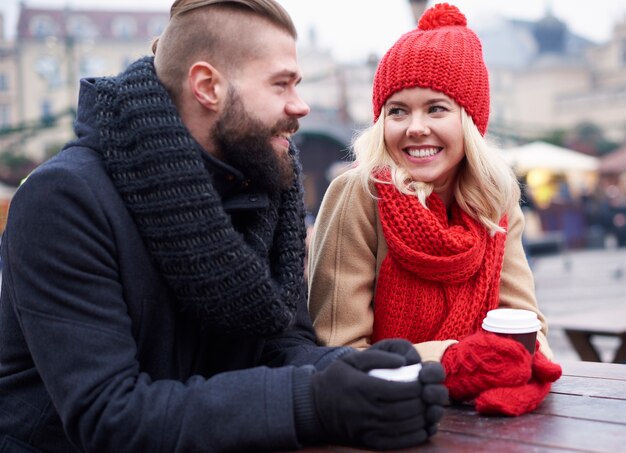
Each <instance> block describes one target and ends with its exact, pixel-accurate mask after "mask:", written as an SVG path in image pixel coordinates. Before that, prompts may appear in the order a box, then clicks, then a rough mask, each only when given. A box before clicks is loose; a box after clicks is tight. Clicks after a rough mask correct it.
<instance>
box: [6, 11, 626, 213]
mask: <svg viewBox="0 0 626 453" xmlns="http://www.w3.org/2000/svg"><path fill="white" fill-rule="evenodd" d="M429 3H430V2H427V1H426V0H409V4H410V7H411V8H410V10H409V9H407V14H413V16H414V19H415V21H416V22H417V20H418V19H419V17H420V16H421V14H422V12H423V11H424V9H425V7H426V6H427V4H429ZM380 8H381V17H382V15H384V10H383V9H382V8H384V5H383V4H382V2H381V6H380ZM620 19H621V20H620ZM167 20H168V13H167V12H166V11H153V12H149V11H135V12H132V11H110V10H109V11H97V10H84V9H74V8H71V7H66V8H60V9H59V8H57V9H52V8H50V9H41V8H30V7H28V6H26V5H25V4H24V3H22V4H21V9H20V13H19V20H18V24H17V30H16V33H15V36H16V39H15V40H14V41H13V42H7V41H6V40H5V39H4V36H5V33H4V30H2V29H1V28H2V27H1V25H0V181H1V182H4V183H7V184H9V185H13V186H16V185H17V184H18V183H19V181H20V179H21V178H22V177H23V176H24V175H25V174H27V173H28V172H29V171H30V170H32V168H34V166H36V165H37V164H39V163H40V162H42V161H43V160H45V159H47V158H48V157H49V156H51V155H52V154H54V153H56V152H57V151H58V149H59V148H60V146H62V145H63V144H64V143H65V142H66V141H67V140H68V139H69V138H71V137H72V121H73V119H74V108H75V105H76V100H77V95H78V89H79V80H80V78H82V77H88V76H103V75H114V74H117V73H119V72H120V71H121V70H123V69H124V68H125V67H126V66H127V65H128V64H129V63H130V62H131V61H133V60H135V59H136V58H138V57H140V56H142V55H147V54H150V45H151V41H152V40H153V39H154V38H155V37H156V36H158V35H159V34H160V33H161V31H162V30H163V28H164V26H165V25H166V24H167ZM346 20H347V18H346ZM616 21H617V22H616V26H615V28H614V30H613V33H612V35H611V39H610V40H609V41H608V42H605V43H601V44H596V43H592V42H590V41H588V40H586V39H584V38H582V37H580V36H577V35H576V34H574V33H572V32H571V31H570V30H568V28H567V26H566V24H564V23H563V22H562V21H561V20H559V18H558V17H555V16H554V14H552V12H551V11H550V10H549V9H548V10H547V11H546V13H545V15H544V17H543V18H541V19H540V20H538V21H520V20H515V19H509V18H499V19H498V20H489V21H487V20H485V21H484V22H483V23H473V24H470V25H471V27H472V28H473V29H474V30H476V32H477V33H478V34H479V36H480V38H481V40H482V41H483V46H484V49H483V50H484V54H485V59H486V62H487V65H488V67H489V71H490V81H491V89H492V106H491V110H492V114H491V120H490V125H489V135H490V136H492V137H495V138H497V139H499V142H500V144H501V145H503V146H505V147H512V146H519V145H523V144H525V143H529V142H533V141H537V140H543V141H548V142H551V143H553V144H557V145H560V146H564V147H567V148H572V149H575V150H578V151H583V152H585V153H587V154H590V155H593V156H594V157H598V158H602V157H603V155H604V154H607V153H608V152H609V151H611V150H612V149H615V148H618V147H620V146H622V147H623V146H624V145H626V18H616ZM1 22H2V21H0V23H1ZM346 27H349V24H347V25H346ZM300 35H301V38H300V41H299V48H298V52H299V55H298V57H299V61H300V65H301V67H302V71H303V74H304V80H303V82H302V84H301V85H300V87H299V91H300V94H301V95H302V97H303V99H304V100H305V101H306V102H307V103H308V104H309V105H310V106H311V108H312V111H311V114H310V115H309V116H307V117H305V118H304V119H303V120H302V121H301V128H300V131H299V133H298V134H297V135H296V137H295V140H296V142H297V144H298V146H299V148H300V150H301V159H302V162H303V167H304V173H305V180H304V184H305V188H306V193H305V196H306V205H307V209H308V210H309V211H310V212H311V213H312V214H315V213H316V212H317V209H318V207H319V203H320V201H321V198H322V196H323V194H324V191H325V190H326V187H327V186H328V183H329V181H330V179H332V177H333V176H334V175H336V174H337V173H338V172H339V171H342V169H343V168H345V166H346V165H347V164H349V163H350V161H351V156H350V154H349V151H348V150H349V146H350V143H351V140H352V137H353V135H354V134H355V132H356V131H358V130H360V129H362V128H364V127H366V126H368V125H369V124H370V122H371V119H372V109H371V86H372V80H373V76H374V72H375V70H376V65H377V64H378V61H379V59H380V57H381V55H371V56H370V57H369V58H368V59H367V60H366V61H363V62H361V63H360V64H357V63H350V64H346V63H342V62H339V61H337V60H336V59H335V58H334V57H333V49H332V48H330V49H328V48H321V47H320V46H319V45H318V42H317V39H316V34H315V30H301V31H300ZM346 39H349V38H346ZM599 168H600V170H599V171H600V172H601V171H602V170H601V169H602V168H604V167H603V166H602V165H600V166H599ZM519 176H520V178H522V179H523V178H525V177H526V176H527V175H526V174H523V175H522V174H520V175H519ZM599 176H601V174H600V175H599ZM555 178H556V179H555ZM559 178H561V176H560V175H556V176H554V178H552V180H551V181H552V182H551V184H557V183H558V181H559V180H560V179H559ZM596 180H598V181H599V184H598V187H600V186H602V184H604V186H605V187H611V189H610V190H609V189H607V190H604V192H607V191H608V193H614V192H615V190H613V189H612V188H613V187H617V188H618V190H619V191H622V190H623V191H624V193H626V173H624V172H620V173H617V174H616V173H615V171H612V173H611V175H610V182H605V183H603V182H602V179H601V178H597V179H596ZM552 192H554V193H557V191H555V190H553V191H552ZM578 192H580V191H578ZM573 193H575V194H576V193H577V191H576V190H574V191H573ZM614 199H616V198H615V197H614ZM0 205H1V204H0ZM0 215H1V214H0Z"/></svg>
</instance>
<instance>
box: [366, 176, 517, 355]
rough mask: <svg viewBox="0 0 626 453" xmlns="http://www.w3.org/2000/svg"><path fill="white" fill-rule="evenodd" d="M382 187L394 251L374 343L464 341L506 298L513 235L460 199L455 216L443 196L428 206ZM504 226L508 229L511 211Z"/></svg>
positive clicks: (379, 294)
mask: <svg viewBox="0 0 626 453" xmlns="http://www.w3.org/2000/svg"><path fill="white" fill-rule="evenodd" d="M381 178H386V179H387V180H388V179H389V176H388V174H387V175H386V176H381ZM376 187H377V190H378V196H379V200H378V211H379V217H380V221H381V223H382V227H383V233H384V235H385V240H386V242H387V245H388V247H389V251H388V253H387V256H386V257H385V259H384V260H383V262H382V265H381V268H380V272H379V274H378V279H377V282H376V292H375V296H374V297H375V299H374V328H373V334H372V341H378V340H381V339H383V338H405V339H407V340H409V341H411V342H412V343H420V342H423V341H431V340H448V339H457V340H460V339H462V338H464V337H465V336H467V335H470V334H472V333H474V332H476V331H477V330H478V329H479V327H480V325H481V324H480V323H481V321H482V319H483V318H484V317H485V315H486V314H487V312H488V311H489V310H491V309H494V308H496V307H497V306H498V303H499V298H498V290H499V286H500V271H501V269H502V260H503V256H504V241H505V234H503V233H496V234H495V236H493V237H491V236H490V235H489V232H488V231H487V229H486V228H485V227H484V226H483V225H481V224H480V223H479V222H478V221H476V220H475V219H473V218H472V217H471V216H469V215H468V214H467V213H465V212H463V210H462V209H461V208H460V207H459V206H458V205H457V204H456V203H455V204H453V206H452V210H451V217H450V219H448V214H447V212H446V207H445V206H444V204H443V202H442V201H441V199H440V198H439V197H438V196H437V195H435V194H433V195H431V196H430V197H429V198H428V200H427V204H428V208H429V209H426V208H425V207H424V206H422V204H421V203H420V202H419V200H418V199H417V197H413V196H406V195H404V194H402V193H400V192H399V191H398V190H397V189H396V188H395V187H394V186H393V185H391V184H385V183H377V184H376ZM500 225H501V226H503V227H505V228H506V226H507V220H506V217H505V218H503V219H502V221H501V222H500Z"/></svg>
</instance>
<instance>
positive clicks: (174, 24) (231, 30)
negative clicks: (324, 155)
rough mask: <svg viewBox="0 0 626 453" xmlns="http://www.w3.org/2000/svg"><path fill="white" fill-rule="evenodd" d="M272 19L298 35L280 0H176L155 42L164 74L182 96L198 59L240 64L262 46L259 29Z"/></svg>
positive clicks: (168, 85) (173, 90)
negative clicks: (258, 35) (258, 33)
mask: <svg viewBox="0 0 626 453" xmlns="http://www.w3.org/2000/svg"><path fill="white" fill-rule="evenodd" d="M255 18H261V19H263V20H265V22H263V21H254V20H253V19H255ZM268 24H272V25H274V26H276V27H277V28H279V29H280V30H283V31H285V32H286V33H288V34H289V35H290V36H291V37H293V39H294V40H295V39H297V36H298V35H297V32H296V28H295V26H294V24H293V21H292V20H291V17H290V16H289V13H287V11H286V10H285V9H284V8H283V7H282V6H281V5H280V4H279V3H278V2H276V1H275V0H176V1H175V2H174V4H173V5H172V8H171V10H170V21H169V23H168V25H167V27H166V28H165V30H164V31H163V33H162V34H161V36H160V37H159V38H157V39H155V40H154V42H153V43H152V52H153V53H154V55H155V60H154V64H155V67H156V70H157V74H158V76H159V79H160V80H161V82H163V84H164V85H165V86H166V88H167V89H168V91H169V92H170V94H171V95H172V97H173V98H174V99H176V98H177V97H178V95H179V94H180V91H181V89H182V88H181V87H182V84H183V82H184V80H185V78H186V76H187V71H188V70H189V67H190V66H191V65H192V64H193V63H194V62H195V61H197V60H198V59H203V60H206V61H210V62H211V64H213V65H214V66H218V67H219V69H220V70H221V71H228V70H232V69H236V68H237V67H238V65H240V64H241V62H242V60H244V59H245V58H249V57H250V56H253V55H256V54H258V53H259V52H260V50H261V49H262V46H263V43H259V42H256V41H257V40H256V39H255V34H254V30H255V29H256V28H258V27H263V26H267V25H268Z"/></svg>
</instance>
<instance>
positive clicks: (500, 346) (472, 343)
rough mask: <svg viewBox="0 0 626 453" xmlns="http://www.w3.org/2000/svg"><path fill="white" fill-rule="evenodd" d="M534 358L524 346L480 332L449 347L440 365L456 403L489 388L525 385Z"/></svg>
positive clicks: (451, 396) (528, 378)
mask: <svg viewBox="0 0 626 453" xmlns="http://www.w3.org/2000/svg"><path fill="white" fill-rule="evenodd" d="M531 362H532V356H531V355H530V354H529V353H528V351H527V350H526V348H524V346H522V344H521V343H519V342H517V341H515V340H511V339H509V338H504V337H500V336H498V335H495V334H493V333H488V332H482V331H480V332H477V333H475V334H473V335H470V336H468V337H466V338H464V339H463V340H461V341H460V342H459V343H457V344H454V345H452V346H450V347H449V348H448V349H447V350H446V352H445V353H444V355H443V357H442V359H441V364H442V365H443V367H444V368H445V370H446V381H445V384H446V387H448V391H449V393H450V398H452V399H453V400H460V401H462V400H469V399H472V398H475V397H476V396H477V395H479V394H480V393H481V392H484V391H485V390H487V389H492V388H495V387H503V386H519V385H522V384H526V383H527V382H528V381H529V380H530V378H531Z"/></svg>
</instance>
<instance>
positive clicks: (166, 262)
mask: <svg viewBox="0 0 626 453" xmlns="http://www.w3.org/2000/svg"><path fill="white" fill-rule="evenodd" d="M96 90H97V100H96V112H97V122H98V127H99V132H100V141H101V145H102V147H101V148H102V150H101V152H102V154H103V157H104V161H105V165H106V168H107V171H108V173H109V174H110V176H111V178H112V180H113V183H114V184H115V187H116V188H117V190H118V192H119V193H120V195H121V196H122V199H123V200H124V202H125V204H126V206H127V207H128V209H129V211H130V212H131V214H132V216H133V218H134V220H135V223H136V224H137V227H138V229H139V232H140V234H141V236H142V238H143V240H144V242H145V244H146V246H147V247H148V249H149V251H150V253H151V255H152V257H153V258H154V260H155V262H156V263H157V265H158V266H159V268H160V271H161V273H162V274H163V276H164V277H165V280H166V281H167V283H168V285H169V286H170V287H171V288H172V290H173V292H174V294H175V296H176V299H177V301H178V303H179V304H180V307H181V309H182V310H193V313H194V314H196V315H197V316H198V317H199V319H200V321H201V322H202V324H203V325H204V326H206V328H208V329H210V330H211V331H212V332H214V333H215V334H220V335H246V336H268V335H271V334H274V333H277V332H281V331H283V330H285V329H286V328H288V327H289V326H290V325H291V324H292V322H293V321H294V319H295V312H296V308H297V305H298V303H301V302H303V301H304V298H305V292H304V282H303V275H304V272H303V265H304V236H305V229H304V220H303V219H304V208H303V204H302V185H301V182H300V169H299V165H298V164H297V162H298V159H297V156H296V155H295V154H296V151H295V150H294V149H292V150H291V153H292V155H293V156H294V163H295V164H294V166H295V167H296V179H295V183H294V185H293V186H292V187H291V188H290V189H289V190H286V191H284V192H283V193H282V195H281V197H280V200H275V202H274V203H271V205H270V208H269V209H268V212H265V213H263V214H262V215H263V216H265V217H264V221H257V222H253V224H254V225H253V226H251V228H257V227H259V226H260V225H269V226H267V227H265V229H263V230H262V231H252V232H250V231H248V232H244V233H243V234H242V233H239V232H237V231H236V230H235V229H234V227H233V225H232V222H231V219H230V217H229V215H228V214H227V213H226V212H225V211H224V209H223V207H222V201H221V199H220V196H219V194H218V193H217V191H216V190H215V188H214V185H213V180H212V177H211V174H210V173H209V172H208V170H207V169H206V167H205V164H204V161H203V158H202V153H203V152H204V150H203V149H202V148H201V147H200V145H199V144H198V143H197V142H196V141H195V140H194V139H193V137H192V136H191V135H190V134H189V132H188V130H187V128H186V127H185V126H184V124H183V123H182V120H181V118H180V116H179V114H178V111H177V109H176V107H175V106H174V104H173V102H172V100H171V99H170V96H169V94H168V93H167V91H166V89H165V87H164V86H163V85H162V84H161V83H160V81H159V80H158V79H157V76H156V72H155V69H154V64H153V58H152V57H146V58H143V59H140V60H138V61H136V62H135V63H133V64H132V65H131V66H130V67H129V68H128V69H127V70H126V71H125V72H123V73H122V74H120V75H119V76H116V77H110V78H102V79H98V80H97V81H96ZM268 219H270V221H268ZM259 237H260V238H261V240H260V241H259V240H258V239H255V241H256V243H253V242H254V241H252V239H251V238H259ZM259 244H261V245H259ZM262 244H265V246H263V245H262Z"/></svg>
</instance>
